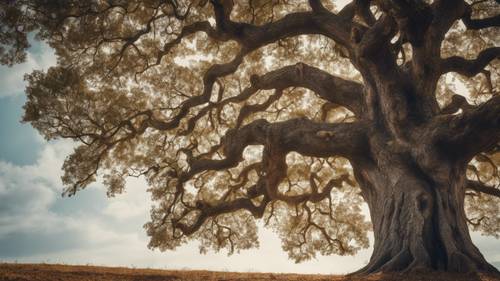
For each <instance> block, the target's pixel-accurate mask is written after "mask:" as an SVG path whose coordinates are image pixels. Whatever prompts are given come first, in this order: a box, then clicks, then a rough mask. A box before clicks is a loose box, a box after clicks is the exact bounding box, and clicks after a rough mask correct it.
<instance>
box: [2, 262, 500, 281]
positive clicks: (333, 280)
mask: <svg viewBox="0 0 500 281" xmlns="http://www.w3.org/2000/svg"><path fill="white" fill-rule="evenodd" d="M0 280H1V281H55V280H57V281H66V280H68V281H94V280H95V281H129V280H130V281H132V280H133V281H140V280H146V281H153V280H154V281H160V280H161V281H173V280H176V281H181V280H182V281H230V280H231V281H249V280H252V281H254V280H255V281H258V280H262V281H269V280H282V281H285V280H286V281H292V280H293V281H361V280H369V281H396V280H408V281H496V280H500V276H496V277H495V276H491V275H489V276H487V275H470V274H469V275H467V274H453V275H450V274H443V273H434V274H429V273H428V274H412V275H405V276H403V275H395V274H391V275H381V274H376V275H373V276H370V277H365V278H360V277H356V278H354V277H346V276H339V275H301V274H278V273H236V272H215V271H200V270H192V271H188V270H159V269H131V268H123V267H99V266H70V265H57V264H5V263H4V264H0Z"/></svg>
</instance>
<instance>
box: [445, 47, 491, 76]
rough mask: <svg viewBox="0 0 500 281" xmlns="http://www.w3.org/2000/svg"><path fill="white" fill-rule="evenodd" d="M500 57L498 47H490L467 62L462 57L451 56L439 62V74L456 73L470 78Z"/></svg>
mask: <svg viewBox="0 0 500 281" xmlns="http://www.w3.org/2000/svg"><path fill="white" fill-rule="evenodd" d="M499 57H500V47H492V48H488V49H484V50H482V51H481V52H480V53H479V55H478V56H477V58H476V59H473V60H467V59H464V58H462V57H458V56H453V57H449V58H446V59H443V60H442V62H441V74H444V73H447V72H457V73H459V74H462V75H465V76H468V77H472V76H474V75H476V74H478V73H480V72H481V71H482V70H483V69H484V67H486V66H487V65H488V64H489V63H490V62H491V61H493V60H494V59H497V58H499Z"/></svg>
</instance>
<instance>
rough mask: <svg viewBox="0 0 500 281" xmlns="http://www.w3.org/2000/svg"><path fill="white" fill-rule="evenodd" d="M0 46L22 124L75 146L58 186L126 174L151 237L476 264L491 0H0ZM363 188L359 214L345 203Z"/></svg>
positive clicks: (488, 150)
mask: <svg viewBox="0 0 500 281" xmlns="http://www.w3.org/2000/svg"><path fill="white" fill-rule="evenodd" d="M1 9H2V10H1V15H0V19H1V28H0V44H1V45H0V47H1V48H0V58H1V62H2V63H3V64H8V65H12V64H14V63H19V62H22V61H23V60H24V59H25V57H26V49H27V48H28V46H29V44H28V43H29V41H28V39H27V36H30V34H36V38H38V39H41V40H44V41H45V42H47V43H48V44H49V45H50V46H51V47H52V48H53V49H54V50H55V52H56V55H57V66H54V67H51V68H49V69H48V70H47V71H38V70H37V71H34V72H33V73H31V74H29V75H27V76H26V80H27V81H28V86H27V89H26V94H27V102H26V105H25V107H24V108H25V116H24V119H23V120H24V121H25V122H29V123H31V124H32V126H33V127H35V128H36V129H37V130H38V131H39V132H40V133H41V134H43V136H45V137H46V138H47V139H49V140H50V139H58V138H68V139H72V140H75V142H76V143H77V144H78V146H76V148H75V150H74V152H73V153H72V154H71V155H69V156H68V157H67V159H66V161H65V163H64V166H63V170H64V176H63V177H62V180H63V182H64V184H65V185H66V186H67V188H66V189H65V191H64V194H66V195H70V196H71V195H73V194H75V193H76V192H78V191H79V190H81V189H83V188H85V187H86V186H88V185H89V184H90V183H92V182H94V181H95V180H96V179H98V178H101V177H102V180H103V182H104V183H105V184H106V186H107V188H108V195H109V196H113V195H115V194H118V193H121V192H123V190H124V187H125V182H126V178H127V177H130V176H133V177H144V178H145V179H146V180H147V183H148V188H149V189H148V190H149V192H151V195H152V198H153V200H154V206H153V207H152V210H151V221H150V222H148V223H146V225H145V228H146V230H147V233H148V235H149V236H150V238H151V240H150V243H149V247H151V248H157V249H160V250H169V249H175V248H176V247H178V246H180V245H182V244H184V243H186V242H187V241H188V240H189V239H197V240H199V241H200V242H201V243H200V245H201V246H200V247H201V251H206V250H208V249H210V248H212V249H215V250H220V249H223V248H226V249H228V251H229V253H233V252H234V251H239V250H241V249H247V248H251V247H257V246H258V240H257V238H258V237H257V225H256V219H262V221H263V225H264V226H266V227H271V228H273V229H274V230H275V231H276V232H277V233H278V234H279V236H280V237H281V239H282V246H283V249H284V250H285V251H286V252H288V254H289V256H290V258H292V259H294V260H296V261H302V260H305V259H309V258H312V257H314V256H315V255H316V254H317V253H320V254H322V255H330V254H339V255H349V254H355V253H356V252H357V251H358V250H359V249H361V248H366V247H368V243H369V240H368V238H367V234H368V231H370V230H373V234H374V251H373V255H372V257H371V259H370V261H369V263H368V264H367V265H366V266H365V267H364V268H362V269H361V270H360V271H359V272H358V273H362V274H368V273H373V272H379V271H406V272H408V271H413V270H440V271H449V272H466V271H484V272H486V271H489V272H494V271H496V269H494V267H493V266H491V265H490V264H488V262H487V261H486V260H485V258H484V257H483V255H482V254H481V253H480V251H479V250H478V249H477V248H476V247H475V246H474V245H473V243H472V241H471V237H470V234H469V229H470V228H472V229H474V230H478V231H482V232H483V233H484V234H487V235H493V236H496V237H498V235H499V234H500V189H499V188H498V185H499V175H498V164H499V163H500V151H499V148H500V143H499V141H500V96H499V94H498V93H499V84H498V81H499V75H500V71H499V60H498V58H499V55H500V47H498V44H499V41H498V40H499V38H500V34H499V31H500V30H499V25H500V5H499V2H498V0H496V1H495V0H465V1H464V0H434V1H431V0H406V1H394V0H372V1H370V0H352V2H349V3H339V1H336V2H331V1H325V0H323V1H320V0H309V1H299V0H272V1H271V0H270V1H265V0H242V1H235V0H234V1H231V0H212V1H207V0H193V1H182V0H145V1H138V0H130V1H125V0H89V1H77V0H19V1H2V4H1ZM363 202H366V204H367V206H368V208H369V211H370V218H371V225H373V227H372V226H371V225H370V224H369V223H368V222H367V221H366V220H365V218H364V216H363V212H362V209H361V206H362V204H363Z"/></svg>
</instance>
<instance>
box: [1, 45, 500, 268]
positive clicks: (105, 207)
mask: <svg viewBox="0 0 500 281" xmlns="http://www.w3.org/2000/svg"><path fill="white" fill-rule="evenodd" d="M55 63H56V58H55V56H54V54H53V51H52V50H51V49H50V48H49V47H48V46H46V45H44V44H42V43H40V42H32V47H31V48H30V49H29V54H28V58H27V61H26V62H25V63H23V64H20V65H16V66H14V67H11V68H9V67H5V66H0V262H22V263H24V262H34V263H40V262H45V263H64V264H92V265H105V266H126V267H141V268H144V267H148V268H160V269H207V270H229V271H250V272H296V273H325V274H342V273H347V272H351V271H354V270H355V269H359V268H360V267H362V266H363V265H364V264H366V263H367V262H368V260H369V257H370V254H371V251H372V249H371V248H369V249H366V250H362V251H360V252H359V253H358V254H357V255H356V256H347V257H340V256H319V257H318V258H317V259H313V260H311V261H307V262H303V263H300V264H295V263H294V262H293V261H292V260H289V259H288V257H287V254H286V253H285V252H283V251H282V249H281V241H280V240H279V238H278V236H277V235H276V234H275V233H273V232H272V231H270V230H268V229H265V228H263V227H260V229H259V236H260V248H259V249H252V250H246V251H242V252H241V253H238V254H233V255H232V256H229V257H228V256H227V252H219V253H214V252H209V253H208V254H206V255H203V254H200V253H199V250H198V245H197V243H196V242H190V243H189V244H187V245H184V246H182V247H180V248H178V249H176V250H175V251H167V252H159V251H158V250H155V251H153V250H149V249H148V248H147V243H148V241H149V240H148V237H147V235H146V233H145V230H144V229H143V227H142V226H143V225H144V223H146V222H147V221H148V220H149V210H150V206H151V201H150V198H149V194H148V193H147V192H146V188H147V185H146V183H145V181H143V180H141V179H131V180H129V181H128V182H127V188H126V192H125V193H124V194H121V195H117V196H116V197H114V198H107V197H106V190H105V188H104V187H103V185H102V184H101V183H100V182H97V183H95V184H92V185H90V186H89V187H87V188H86V189H85V190H83V191H81V192H79V193H77V195H76V196H74V197H62V196H61V192H62V190H63V186H62V183H61V180H60V176H61V174H62V172H61V166H62V163H63V161H64V159H65V157H66V156H67V155H69V154H70V152H71V151H72V149H73V147H74V144H73V143H72V142H71V141H67V140H65V141H50V142H47V141H45V140H44V139H43V138H42V137H41V136H40V135H39V134H38V133H37V132H36V131H35V130H34V129H33V128H32V127H31V126H30V125H29V124H22V123H20V119H21V117H22V114H23V110H22V106H23V104H24V102H25V94H24V87H25V82H24V81H23V76H24V74H25V73H30V72H31V71H32V70H34V69H38V70H42V69H43V70H47V68H48V67H50V66H51V65H55ZM472 238H473V240H474V242H475V244H476V245H477V246H478V247H479V249H480V250H481V252H482V253H483V254H484V255H485V257H486V259H487V260H488V261H490V262H492V263H494V264H496V265H497V267H500V241H499V240H497V239H495V238H492V237H484V236H481V235H480V234H479V233H472Z"/></svg>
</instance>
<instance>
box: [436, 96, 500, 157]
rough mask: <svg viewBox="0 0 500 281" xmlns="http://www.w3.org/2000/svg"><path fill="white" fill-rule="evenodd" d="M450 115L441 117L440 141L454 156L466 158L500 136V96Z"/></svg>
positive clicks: (490, 144) (496, 140)
mask: <svg viewBox="0 0 500 281" xmlns="http://www.w3.org/2000/svg"><path fill="white" fill-rule="evenodd" d="M450 118H451V119H450ZM450 118H444V119H443V121H444V123H442V124H441V126H444V128H443V130H442V135H441V136H440V137H439V142H441V143H442V144H443V145H444V147H443V148H444V150H446V151H448V152H449V153H450V154H451V156H453V157H457V158H462V159H464V160H467V161H468V160H470V159H471V158H472V157H474V156H475V155H477V154H478V153H480V152H483V151H488V150H490V149H491V148H492V147H493V146H495V145H496V144H497V143H498V141H499V140H500V96H494V97H493V98H491V99H490V100H489V101H487V102H485V103H484V104H482V105H480V106H478V107H477V108H476V109H473V110H468V111H464V112H463V113H462V114H459V115H452V116H450Z"/></svg>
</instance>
